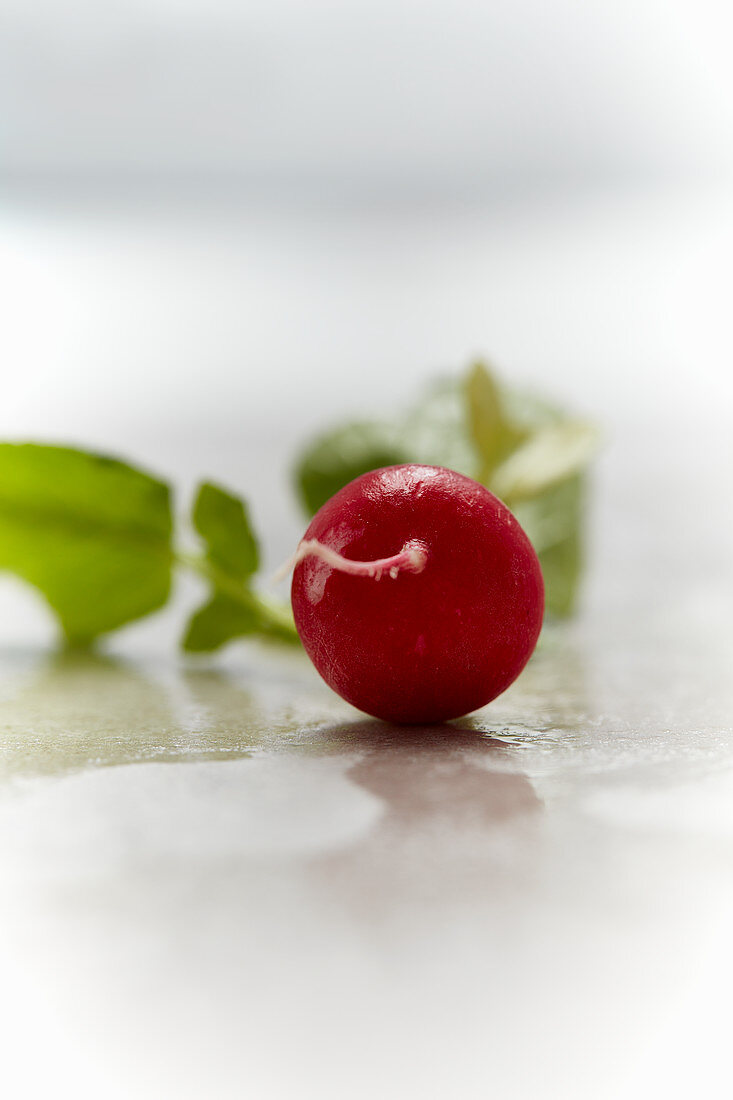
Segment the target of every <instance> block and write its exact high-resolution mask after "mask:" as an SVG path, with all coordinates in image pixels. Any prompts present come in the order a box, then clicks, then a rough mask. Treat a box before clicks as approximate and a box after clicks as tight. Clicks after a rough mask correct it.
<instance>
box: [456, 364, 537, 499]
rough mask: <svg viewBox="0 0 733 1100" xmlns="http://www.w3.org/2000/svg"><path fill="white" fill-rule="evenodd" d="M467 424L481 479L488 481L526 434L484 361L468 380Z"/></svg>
mask: <svg viewBox="0 0 733 1100" xmlns="http://www.w3.org/2000/svg"><path fill="white" fill-rule="evenodd" d="M465 392H466V403H467V409H468V427H469V431H470V433H471V438H472V440H473V443H474V446H475V447H476V450H477V451H478V453H479V455H480V457H481V467H480V469H479V472H478V480H479V481H482V482H483V483H484V484H487V483H488V481H489V480H490V478H491V475H492V473H493V472H494V470H495V469H496V467H497V466H498V465H499V463H500V462H502V461H503V460H504V459H505V458H506V456H507V455H509V454H511V452H512V451H514V450H515V449H516V448H517V447H518V446H519V444H520V443H521V442H522V440H523V439H524V437H525V434H526V433H525V432H523V431H522V430H521V429H520V428H519V427H518V426H517V425H515V424H514V423H513V422H512V421H511V420H510V419H509V417H508V416H507V413H506V410H505V407H504V400H503V398H502V394H501V390H500V389H499V385H498V383H497V382H496V380H495V379H494V377H493V375H492V374H491V373H490V372H489V370H488V369H487V368H486V367H485V366H484V365H483V363H476V364H475V366H473V367H472V368H471V370H470V371H469V372H468V375H467V377H466V381H465Z"/></svg>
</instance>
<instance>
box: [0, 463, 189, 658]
mask: <svg viewBox="0 0 733 1100" xmlns="http://www.w3.org/2000/svg"><path fill="white" fill-rule="evenodd" d="M171 561H172V553H171V509H170V492H169V489H168V486H167V485H165V484H164V483H163V482H161V481H158V480H157V479H155V478H153V477H151V476H150V475H149V474H146V473H144V472H143V471H142V470H138V469H135V468H133V467H132V466H128V465H126V464H125V463H123V462H119V461H117V460H116V459H112V458H107V457H105V456H102V455H97V454H90V453H88V452H84V451H79V450H75V449H73V448H69V447H52V446H43V445H40V444H34V443H20V444H19V443H2V444H0V569H5V570H9V571H10V572H11V573H14V574H16V575H17V576H18V577H21V578H22V579H23V580H25V581H27V582H28V583H29V584H31V585H33V586H34V587H36V588H38V589H39V591H40V592H42V593H43V595H44V596H45V597H46V599H47V600H48V603H49V604H50V605H51V607H52V608H53V610H54V611H55V612H56V615H57V616H58V619H59V621H60V623H61V627H62V629H63V631H64V633H65V635H66V637H67V638H68V639H69V640H70V641H71V642H74V643H76V644H84V643H87V642H89V641H91V640H92V639H93V638H95V637H96V636H97V635H99V634H104V633H106V632H107V631H110V630H114V629H116V628H117V627H119V626H122V625H123V624H124V623H127V622H131V621H132V620H133V619H138V618H140V617H141V616H143V615H147V614H149V613H150V612H151V611H155V610H156V609H157V608H159V607H162V606H163V604H165V602H166V600H167V599H168V594H169V590H170V579H171Z"/></svg>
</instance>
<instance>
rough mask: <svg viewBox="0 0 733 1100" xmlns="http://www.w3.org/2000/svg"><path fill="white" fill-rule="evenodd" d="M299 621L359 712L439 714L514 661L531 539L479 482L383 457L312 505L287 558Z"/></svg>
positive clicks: (482, 693) (527, 634)
mask: <svg viewBox="0 0 733 1100" xmlns="http://www.w3.org/2000/svg"><path fill="white" fill-rule="evenodd" d="M294 563H295V570H294V574H293V582H292V592H291V596H292V604H293V614H294V616H295V625H296V627H297V630H298V634H299V635H300V638H301V641H302V642H303V645H304V646H305V649H306V651H307V653H308V655H309V657H310V658H311V660H312V661H313V664H314V665H315V667H316V669H317V670H318V672H319V673H320V674H321V676H322V677H323V679H324V680H325V681H326V683H327V684H329V686H330V687H332V688H333V689H334V691H336V692H338V694H339V695H341V696H342V697H343V698H344V699H346V700H347V702H349V703H351V704H353V706H355V707H358V709H359V710H363V711H366V713H367V714H371V715H374V716H375V717H377V718H383V719H386V720H387V721H391V722H402V723H413V722H439V721H443V720H444V719H448V718H457V717H459V716H460V715H462V714H467V713H468V712H469V711H472V710H476V708H478V707H482V706H484V705H485V704H486V703H488V702H490V701H491V700H492V699H494V698H495V697H496V696H497V695H499V694H500V693H501V692H502V691H504V689H505V688H507V687H508V686H509V685H510V684H511V683H512V681H513V680H515V679H516V677H517V676H518V675H519V673H520V672H521V671H522V669H523V668H524V666H525V665H526V663H527V661H528V660H529V658H530V656H531V654H532V651H533V650H534V647H535V644H536V642H537V638H538V635H539V632H540V627H541V625H542V615H543V611H544V585H543V581H542V573H541V570H540V565H539V562H538V560H537V555H536V554H535V552H534V550H533V548H532V546H531V544H530V542H529V539H528V538H527V536H526V535H525V533H524V531H523V530H522V528H521V527H520V526H519V524H518V522H517V520H516V519H515V518H514V516H513V515H512V513H511V512H510V511H509V510H508V508H506V507H505V506H504V505H503V504H502V503H501V501H500V500H498V499H497V498H496V497H495V496H494V495H493V494H492V493H490V492H489V491H488V489H485V488H484V487H483V485H479V483H478V482H476V481H473V480H472V479H471V478H468V477H464V476H463V475H462V474H458V473H456V472H455V471H453V470H447V469H444V468H443V467H441V466H419V465H406V466H387V467H385V468H384V469H380V470H372V471H371V472H370V473H367V474H363V475H362V476H361V477H358V478H356V479H355V480H354V481H352V482H350V483H349V484H348V485H346V486H344V488H343V489H341V490H340V491H339V492H337V493H336V494H335V496H333V497H331V499H330V500H329V501H327V503H326V504H324V505H323V507H322V508H321V509H320V511H319V512H317V514H316V515H315V517H314V519H313V521H312V522H311V525H310V527H309V528H308V530H307V531H306V533H305V536H304V538H303V540H302V542H301V543H300V546H299V547H298V550H297V553H296V555H295V559H294Z"/></svg>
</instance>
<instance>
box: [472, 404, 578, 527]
mask: <svg viewBox="0 0 733 1100" xmlns="http://www.w3.org/2000/svg"><path fill="white" fill-rule="evenodd" d="M597 447H598V433H597V431H596V429H595V428H594V427H592V426H591V425H590V424H585V423H583V422H582V421H578V420H566V421H564V422H563V423H559V424H553V425H551V426H550V427H547V428H541V429H540V430H539V431H538V432H537V433H536V434H535V435H533V436H531V437H530V438H529V439H528V440H527V442H526V443H523V444H522V445H521V446H520V447H518V448H517V449H516V450H515V451H514V452H513V454H510V455H509V457H508V458H507V459H506V460H505V461H504V462H503V463H502V464H501V466H500V467H499V468H498V469H497V470H495V471H494V476H493V478H492V479H491V488H492V491H493V492H495V493H496V495H497V496H499V497H501V499H502V500H504V501H506V502H507V504H509V505H510V506H511V505H512V504H513V503H516V502H518V501H521V500H529V499H531V498H532V497H535V496H538V495H539V494H540V493H544V492H545V491H546V490H547V489H548V488H550V487H551V486H552V485H556V484H559V483H560V482H562V481H565V480H566V479H567V478H569V477H572V476H573V475H574V474H576V473H579V472H580V471H581V470H583V469H585V467H586V466H587V465H588V463H589V461H590V459H591V458H592V456H593V455H594V454H595V451H596V450H597Z"/></svg>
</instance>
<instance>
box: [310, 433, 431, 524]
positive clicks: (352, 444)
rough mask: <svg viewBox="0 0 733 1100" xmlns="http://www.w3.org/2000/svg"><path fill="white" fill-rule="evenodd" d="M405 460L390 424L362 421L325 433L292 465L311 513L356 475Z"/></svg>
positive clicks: (400, 444)
mask: <svg viewBox="0 0 733 1100" xmlns="http://www.w3.org/2000/svg"><path fill="white" fill-rule="evenodd" d="M408 461H410V459H409V455H408V452H407V451H406V450H405V448H404V445H403V444H402V442H401V441H400V438H399V432H398V430H397V428H396V427H395V426H394V425H392V424H387V423H384V424H381V423H379V422H376V421H374V422H369V421H363V422H360V423H354V424H349V425H347V426H346V427H345V428H339V429H337V430H336V431H331V432H327V433H326V434H325V435H322V436H320V437H319V438H318V439H316V440H315V441H314V442H313V443H311V444H310V446H309V447H307V449H306V450H305V451H304V452H303V454H302V455H301V457H300V459H299V460H298V462H297V464H296V468H295V484H296V487H297V489H298V493H299V495H300V498H301V500H302V502H303V505H304V506H305V509H306V511H307V512H308V513H309V514H310V515H313V514H314V513H315V512H317V511H318V509H319V508H320V507H321V506H322V505H323V504H325V503H326V501H327V500H330V499H331V497H332V496H333V495H334V493H337V492H338V490H339V489H341V488H343V486H344V485H348V483H349V482H350V481H353V480H354V478H355V477H359V475H360V474H365V473H366V472H367V471H368V470H376V469H378V468H379V467H381V466H397V465H399V464H401V463H403V462H408Z"/></svg>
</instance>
